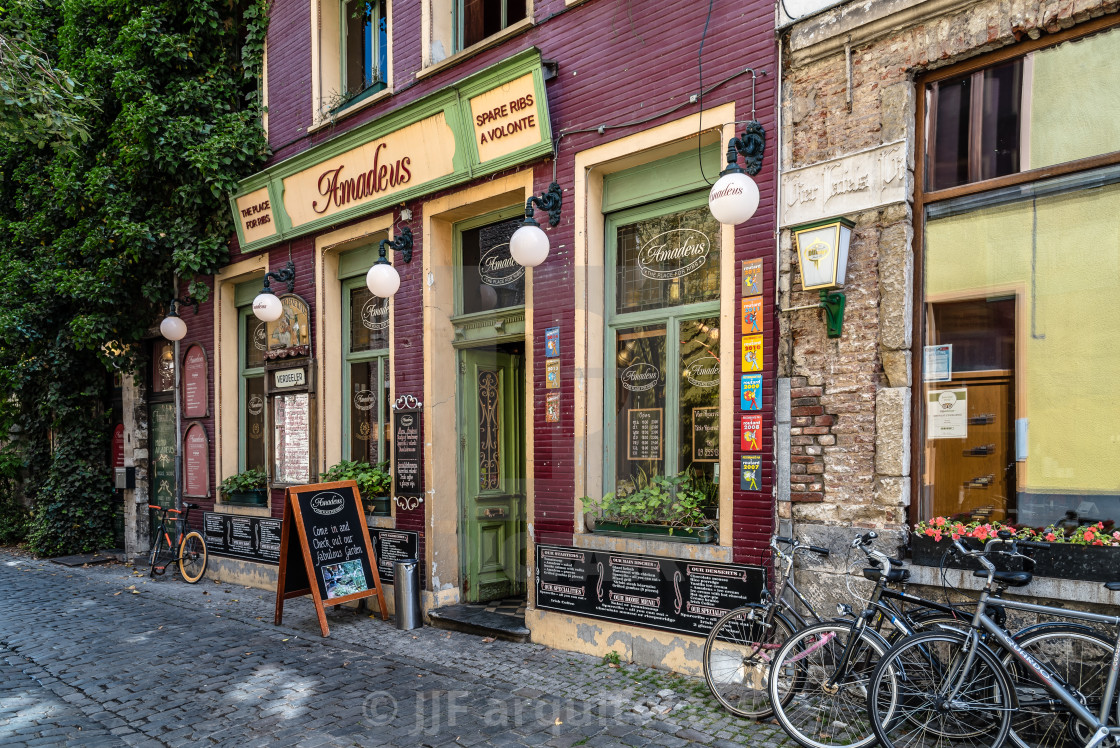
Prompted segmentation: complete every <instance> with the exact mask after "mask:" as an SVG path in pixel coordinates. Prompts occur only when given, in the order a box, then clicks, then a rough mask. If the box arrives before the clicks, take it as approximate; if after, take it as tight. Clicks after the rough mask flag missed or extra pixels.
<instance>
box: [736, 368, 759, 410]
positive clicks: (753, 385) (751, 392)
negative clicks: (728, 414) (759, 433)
mask: <svg viewBox="0 0 1120 748" xmlns="http://www.w3.org/2000/svg"><path fill="white" fill-rule="evenodd" d="M739 410H744V411H751V410H762V375H761V374H744V375H743V380H742V383H741V385H740V388H739Z"/></svg>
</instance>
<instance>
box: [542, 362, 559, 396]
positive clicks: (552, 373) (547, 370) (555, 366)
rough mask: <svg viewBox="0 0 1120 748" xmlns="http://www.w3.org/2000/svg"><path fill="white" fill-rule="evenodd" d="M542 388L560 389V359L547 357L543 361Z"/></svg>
mask: <svg viewBox="0 0 1120 748" xmlns="http://www.w3.org/2000/svg"><path fill="white" fill-rule="evenodd" d="M544 388H545V389H546V390H558V389H560V359H558V358H549V359H545V362H544Z"/></svg>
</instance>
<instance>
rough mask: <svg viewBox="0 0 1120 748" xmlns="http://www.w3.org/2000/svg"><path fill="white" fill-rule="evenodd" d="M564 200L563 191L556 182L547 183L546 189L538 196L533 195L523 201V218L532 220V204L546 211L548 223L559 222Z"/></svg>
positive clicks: (550, 224)
mask: <svg viewBox="0 0 1120 748" xmlns="http://www.w3.org/2000/svg"><path fill="white" fill-rule="evenodd" d="M563 202H564V193H563V191H562V190H561V189H560V185H559V184H557V183H556V182H553V183H552V184H550V185H548V190H546V191H545V192H542V193H541V194H540V197H537V196H536V195H533V196H532V197H530V198H529V199H528V200H526V201H525V220H526V221H532V220H533V206H534V205H535V206H537V207H538V208H540V209H541V210H547V211H548V225H549V226H555V225H556V224H558V223H560V207H561V205H562V204H563Z"/></svg>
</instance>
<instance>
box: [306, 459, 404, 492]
mask: <svg viewBox="0 0 1120 748" xmlns="http://www.w3.org/2000/svg"><path fill="white" fill-rule="evenodd" d="M319 479H320V480H322V481H324V482H328V481H340V480H352V481H354V482H355V483H357V484H358V492H359V493H360V494H361V495H362V498H363V499H371V498H373V497H374V496H388V495H389V491H390V490H391V488H392V485H393V476H392V475H390V474H389V463H388V462H380V463H377V464H376V465H371V464H369V463H368V462H354V461H352V460H343V461H342V462H340V463H338V464H337V465H331V466H330V467H329V468H327V469H326V470H325V471H323V474H322V475H321V476H319Z"/></svg>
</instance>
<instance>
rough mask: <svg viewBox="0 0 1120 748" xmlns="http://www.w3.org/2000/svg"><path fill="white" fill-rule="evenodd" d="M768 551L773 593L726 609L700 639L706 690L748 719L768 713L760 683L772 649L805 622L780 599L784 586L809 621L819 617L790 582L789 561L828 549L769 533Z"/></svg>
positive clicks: (825, 552)
mask: <svg viewBox="0 0 1120 748" xmlns="http://www.w3.org/2000/svg"><path fill="white" fill-rule="evenodd" d="M783 545H784V546H788V549H787V551H783V550H782V546H783ZM770 550H771V552H772V554H773V555H772V558H773V560H774V571H775V573H776V574H777V577H778V579H777V585H776V588H775V591H774V594H773V595H771V594H770V593H769V591H768V590H766V589H763V591H762V602H761V603H751V604H749V605H744V606H742V607H739V608H735V609H734V610H732V611H730V612H728V613H726V614H725V615H724V616H723V617H722V618H720V619H719V620H718V621H716V624H715V625H714V626H713V627H712V630H711V631H710V632H709V633H708V639H707V641H705V642H704V679H705V680H706V681H707V682H708V688H710V689H711V690H712V695H713V696H715V697H716V700H717V701H719V703H720V704H722V705H723V707H724V708H725V709H727V711H729V712H731V713H732V714H736V715H738V716H740V717H751V718H754V719H762V718H764V717H769V716H770V715H771V714H772V713H773V709H772V708H771V706H770V697H769V695H768V694H767V691H766V683H767V676H768V674H769V672H770V663H771V661H772V660H773V655H774V652H776V651H777V650H778V648H779V647H781V646H782V644H784V643H785V641H786V640H787V639H789V637H790V635H792V634H793V632H794V631H795V630H797V629H799V628H804V627H805V626H808V625H809V621H808V620H806V619H805V617H804V616H802V615H801V613H799V612H798V610H797V608H796V607H795V606H794V605H793V604H792V603H790V602H789V601H788V600H786V598H785V593H786V590H789V591H790V592H791V593H793V595H794V597H796V598H797V601H798V602H800V603H801V605H802V606H803V607H804V609H805V610H806V612H807V613H808V615H809V616H811V617H812V619H813V620H814V621H816V622H818V623H820V622H821V620H822V619H821V617H820V616H819V615H817V611H816V610H814V609H813V606H812V604H811V603H810V602H809V601H808V600H806V599H805V596H804V595H802V594H801V591H800V590H798V589H797V585H796V584H794V582H793V560H794V556H795V555H796V554H797V553H799V552H809V553H815V554H817V555H820V556H827V555H828V549H827V548H821V547H819V546H815V545H804V544H802V543H800V542H798V541H797V540H795V539H793V538H784V537H781V536H775V537H773V538H771V539H770Z"/></svg>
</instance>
